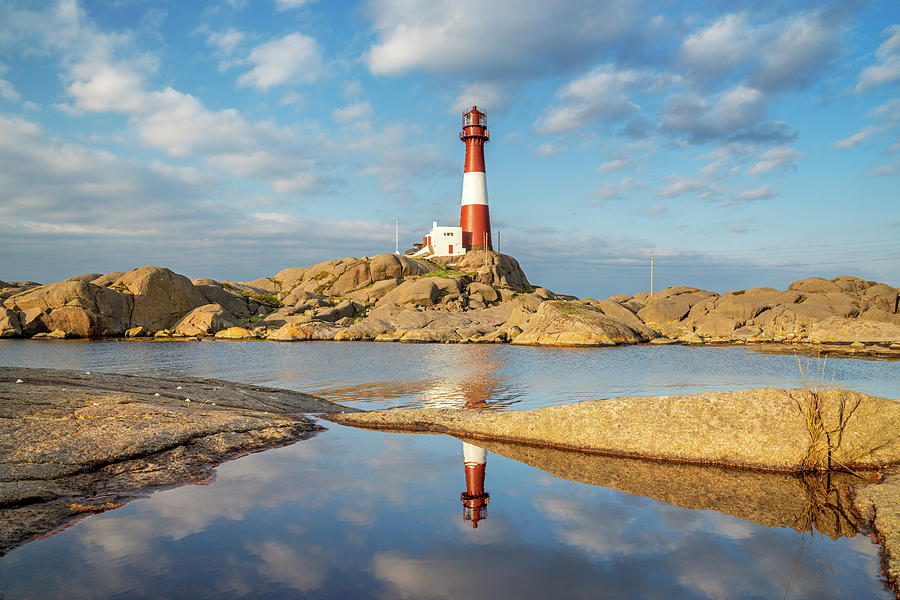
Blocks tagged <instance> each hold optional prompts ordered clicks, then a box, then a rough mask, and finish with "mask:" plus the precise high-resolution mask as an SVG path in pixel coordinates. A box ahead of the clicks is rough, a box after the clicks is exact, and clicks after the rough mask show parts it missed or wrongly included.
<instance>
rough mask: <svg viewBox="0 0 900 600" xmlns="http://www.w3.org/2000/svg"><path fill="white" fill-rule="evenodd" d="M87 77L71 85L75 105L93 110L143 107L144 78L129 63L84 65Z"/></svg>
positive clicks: (117, 110) (128, 109) (124, 110)
mask: <svg viewBox="0 0 900 600" xmlns="http://www.w3.org/2000/svg"><path fill="white" fill-rule="evenodd" d="M76 72H78V73H80V74H81V75H82V76H83V77H84V79H76V80H75V81H73V82H72V84H71V85H70V86H69V89H68V91H69V94H71V95H72V96H73V97H74V98H75V106H77V107H78V108H80V109H82V110H88V111H93V112H125V113H127V112H134V111H139V110H142V109H143V107H144V106H143V103H144V100H145V96H144V90H143V89H142V87H143V77H141V75H140V74H138V73H137V72H136V71H135V70H133V69H132V68H130V67H129V66H127V65H124V64H119V65H111V64H102V65H91V66H90V67H88V66H87V65H82V66H81V67H80V68H79V69H77V71H76Z"/></svg>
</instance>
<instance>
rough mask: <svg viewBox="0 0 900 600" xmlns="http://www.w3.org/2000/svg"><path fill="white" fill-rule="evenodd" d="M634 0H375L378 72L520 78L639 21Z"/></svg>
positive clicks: (373, 51)
mask: <svg viewBox="0 0 900 600" xmlns="http://www.w3.org/2000/svg"><path fill="white" fill-rule="evenodd" d="M636 4H637V2H635V1H634V0H557V1H556V2H552V3H543V2H532V3H527V4H523V3H522V2H519V1H518V0H494V1H493V2H489V3H485V2H482V1H481V0H432V1H431V2H427V3H424V2H418V3H411V2H410V1H409V0H370V2H369V3H368V14H369V16H370V18H371V20H372V26H373V29H374V31H375V33H376V36H377V39H376V42H375V43H374V44H373V45H372V46H371V47H370V48H369V50H368V51H367V52H366V53H365V56H364V58H365V61H366V63H367V65H368V67H369V70H370V71H371V72H372V73H374V74H376V75H401V74H403V73H407V72H409V71H413V70H422V71H426V72H429V73H437V74H441V75H453V76H465V77H475V78H481V79H487V78H506V79H510V78H516V77H522V76H527V75H533V74H536V73H547V72H554V71H556V70H558V69H559V68H561V67H568V66H572V65H580V64H585V63H586V62H588V61H590V60H591V58H592V56H593V55H594V54H595V53H596V51H597V50H598V49H600V48H603V47H608V46H611V45H612V44H614V43H615V42H617V41H619V40H621V39H622V38H623V37H624V36H625V35H626V34H627V33H628V32H629V31H630V29H631V28H632V27H633V26H634V25H635V24H637V23H638V22H639V21H638V15H639V14H640V12H639V11H638V10H637V6H636Z"/></svg>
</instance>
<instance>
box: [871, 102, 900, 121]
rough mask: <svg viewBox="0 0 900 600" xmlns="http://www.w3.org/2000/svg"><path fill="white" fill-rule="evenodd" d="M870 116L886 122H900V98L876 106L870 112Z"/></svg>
mask: <svg viewBox="0 0 900 600" xmlns="http://www.w3.org/2000/svg"><path fill="white" fill-rule="evenodd" d="M869 116H870V117H873V118H875V119H879V120H881V121H884V122H886V123H900V98H894V99H893V100H888V101H887V102H885V103H884V104H881V105H879V106H876V107H875V108H873V109H872V110H871V111H870V112H869Z"/></svg>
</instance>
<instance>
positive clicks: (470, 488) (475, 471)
mask: <svg viewBox="0 0 900 600" xmlns="http://www.w3.org/2000/svg"><path fill="white" fill-rule="evenodd" d="M462 445H463V461H464V463H465V468H466V491H464V492H463V493H462V494H460V495H459V499H460V500H461V501H462V504H463V520H465V521H471V522H472V528H473V529H474V528H477V527H478V521H481V520H483V519H486V518H487V505H488V500H490V497H491V495H490V494H488V493H487V492H485V491H484V471H485V467H486V465H487V452H485V450H484V448H479V447H478V446H475V445H474V444H470V443H468V442H463V443H462Z"/></svg>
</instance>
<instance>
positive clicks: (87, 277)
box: [63, 273, 103, 285]
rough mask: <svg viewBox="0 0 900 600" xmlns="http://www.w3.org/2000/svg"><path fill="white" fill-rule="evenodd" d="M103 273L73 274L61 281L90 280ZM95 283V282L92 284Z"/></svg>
mask: <svg viewBox="0 0 900 600" xmlns="http://www.w3.org/2000/svg"><path fill="white" fill-rule="evenodd" d="M102 276H103V273H85V274H84V275H73V276H71V277H69V278H68V279H64V280H63V281H87V282H92V281H94V280H95V279H97V278H98V277H102ZM94 285H97V284H94Z"/></svg>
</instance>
